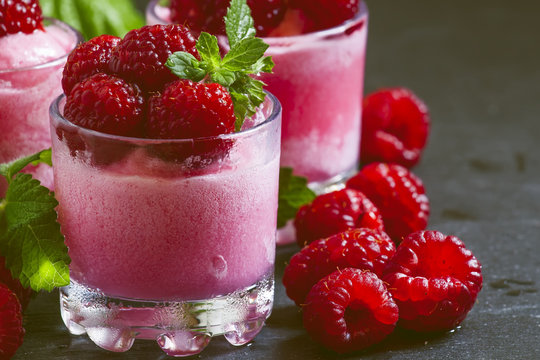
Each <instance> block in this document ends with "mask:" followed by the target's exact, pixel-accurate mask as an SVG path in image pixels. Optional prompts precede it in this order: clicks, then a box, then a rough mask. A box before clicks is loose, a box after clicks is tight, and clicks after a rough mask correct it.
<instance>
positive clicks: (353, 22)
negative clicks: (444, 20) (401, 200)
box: [146, 0, 368, 193]
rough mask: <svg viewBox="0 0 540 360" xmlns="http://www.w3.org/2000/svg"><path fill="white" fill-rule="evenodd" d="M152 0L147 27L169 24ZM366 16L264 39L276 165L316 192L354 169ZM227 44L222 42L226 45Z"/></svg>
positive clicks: (335, 183) (167, 15)
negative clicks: (277, 144)
mask: <svg viewBox="0 0 540 360" xmlns="http://www.w3.org/2000/svg"><path fill="white" fill-rule="evenodd" d="M160 2H161V1H160V0H153V1H151V2H150V3H149V5H148V7H147V9H146V21H147V23H148V24H158V23H169V22H170V11H169V9H168V8H167V7H164V6H161V5H160ZM367 30H368V11H367V7H366V4H365V2H364V1H362V5H361V7H360V10H359V12H358V13H357V14H356V16H355V17H354V18H352V19H350V20H348V21H346V22H344V23H343V24H341V25H339V26H336V27H334V28H331V29H326V30H322V31H318V32H313V33H308V34H303V35H297V36H286V37H273V38H272V37H268V38H264V41H265V42H266V43H267V44H269V45H270V47H269V49H268V50H267V52H266V55H270V56H272V58H273V60H274V62H275V64H276V65H275V67H274V72H273V74H262V75H261V80H263V81H264V82H266V83H267V84H268V86H267V89H268V90H269V91H270V92H271V93H273V94H274V95H275V96H276V97H277V98H278V99H279V101H280V102H281V104H282V106H283V128H282V139H281V165H282V166H288V167H292V168H293V169H294V173H295V174H297V175H302V176H305V177H307V178H308V180H309V183H310V187H311V188H312V189H313V190H315V192H317V193H323V192H327V191H328V190H330V189H332V188H334V187H336V186H339V185H340V184H342V183H343V182H344V180H346V179H347V178H348V177H350V176H351V175H352V174H353V173H354V172H355V171H356V170H357V166H358V161H359V152H360V130H361V115H362V114H361V113H362V97H363V87H364V65H365V56H366V43H367ZM225 43H226V42H222V45H225Z"/></svg>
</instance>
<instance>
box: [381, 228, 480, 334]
mask: <svg viewBox="0 0 540 360" xmlns="http://www.w3.org/2000/svg"><path fill="white" fill-rule="evenodd" d="M481 268H482V267H481V265H480V263H479V262H478V260H476V258H475V257H474V255H473V253H472V252H471V251H470V250H468V249H466V248H465V245H464V244H463V242H461V240H460V239H458V238H457V237H455V236H446V235H444V234H442V233H440V232H438V231H418V232H415V233H413V234H410V235H409V236H407V237H406V238H405V239H404V240H403V242H402V243H401V244H400V245H399V247H398V249H397V252H396V255H395V256H394V257H393V258H392V259H390V261H389V263H388V265H387V267H386V268H385V270H384V277H383V279H384V280H385V281H386V282H387V283H388V284H389V285H388V288H389V289H390V291H391V293H392V295H393V297H394V299H395V300H396V303H397V304H398V306H399V314H400V320H399V323H400V325H401V326H402V327H404V328H407V329H412V330H416V331H442V330H449V329H452V328H454V327H456V326H457V325H459V324H460V323H461V322H462V321H463V319H465V317H466V316H467V313H468V312H469V310H471V308H472V306H473V305H474V302H475V300H476V297H477V295H478V293H479V292H480V290H481V289H482V272H481Z"/></svg>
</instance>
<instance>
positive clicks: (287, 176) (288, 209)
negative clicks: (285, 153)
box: [277, 167, 316, 229]
mask: <svg viewBox="0 0 540 360" xmlns="http://www.w3.org/2000/svg"><path fill="white" fill-rule="evenodd" d="M307 183H308V182H307V179H306V178H304V177H300V176H295V175H293V169H292V168H288V167H282V168H281V169H280V171H279V198H278V224H277V225H278V229H279V228H282V227H283V226H285V225H286V224H287V222H288V221H289V220H291V219H294V217H295V216H296V213H297V212H298V210H299V209H300V208H301V207H302V206H303V205H306V204H309V203H311V202H312V201H313V200H314V199H315V197H316V195H315V193H314V192H313V191H312V190H311V189H310V188H309V187H308V186H307Z"/></svg>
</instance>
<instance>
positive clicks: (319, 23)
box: [289, 0, 360, 30]
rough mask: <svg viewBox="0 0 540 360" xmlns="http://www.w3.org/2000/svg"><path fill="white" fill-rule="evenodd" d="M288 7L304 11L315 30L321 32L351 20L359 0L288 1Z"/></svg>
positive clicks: (355, 12) (357, 7)
mask: <svg viewBox="0 0 540 360" xmlns="http://www.w3.org/2000/svg"><path fill="white" fill-rule="evenodd" d="M289 6H291V7H293V8H299V9H301V10H302V11H304V13H305V14H306V15H307V16H308V17H309V18H310V19H311V20H312V21H313V22H314V25H315V30H323V29H329V28H331V27H334V26H337V25H339V24H342V23H343V22H345V21H346V20H349V19H351V18H353V17H354V16H355V15H356V14H357V13H358V9H359V8H360V0H290V1H289Z"/></svg>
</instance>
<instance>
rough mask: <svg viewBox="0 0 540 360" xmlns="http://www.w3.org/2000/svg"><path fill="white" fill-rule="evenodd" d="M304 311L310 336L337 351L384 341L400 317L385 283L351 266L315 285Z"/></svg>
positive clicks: (353, 349) (371, 274)
mask: <svg viewBox="0 0 540 360" xmlns="http://www.w3.org/2000/svg"><path fill="white" fill-rule="evenodd" d="M303 312H304V327H305V328H306V330H307V331H308V333H309V334H310V335H311V337H312V338H313V339H314V340H315V341H318V342H320V343H321V344H323V345H324V346H326V347H328V348H330V349H332V350H334V351H336V352H338V353H346V352H351V351H356V350H361V349H364V348H366V347H368V346H371V345H373V344H376V343H378V342H380V341H382V340H383V339H384V338H385V337H386V336H388V334H390V333H391V332H392V331H393V330H394V328H395V325H396V322H397V321H398V307H397V305H396V303H394V301H393V300H392V297H391V296H390V293H389V292H388V291H387V289H386V286H385V285H384V283H383V282H382V281H381V280H380V279H379V278H378V277H377V275H375V274H373V273H371V272H369V271H364V270H359V269H352V268H347V269H344V270H338V271H335V272H333V273H332V274H330V275H328V276H327V277H325V278H323V279H321V280H320V281H319V282H318V283H317V284H316V285H315V286H313V288H312V289H311V291H310V292H309V294H308V296H307V298H306V305H305V306H304V307H303Z"/></svg>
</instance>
